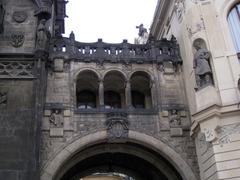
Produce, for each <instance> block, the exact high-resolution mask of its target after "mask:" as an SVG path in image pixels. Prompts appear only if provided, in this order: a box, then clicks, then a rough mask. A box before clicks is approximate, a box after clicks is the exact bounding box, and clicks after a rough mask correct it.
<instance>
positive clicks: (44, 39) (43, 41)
mask: <svg viewBox="0 0 240 180" xmlns="http://www.w3.org/2000/svg"><path fill="white" fill-rule="evenodd" d="M50 36H51V35H50V32H49V30H48V29H47V27H46V19H41V20H40V22H39V25H38V27H37V42H36V48H37V49H38V50H46V49H47V48H48V46H49V39H50Z"/></svg>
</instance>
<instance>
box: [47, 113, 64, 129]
mask: <svg viewBox="0 0 240 180" xmlns="http://www.w3.org/2000/svg"><path fill="white" fill-rule="evenodd" d="M49 122H50V127H56V128H62V127H63V114H62V111H61V110H58V109H56V110H52V113H51V115H50V117H49Z"/></svg>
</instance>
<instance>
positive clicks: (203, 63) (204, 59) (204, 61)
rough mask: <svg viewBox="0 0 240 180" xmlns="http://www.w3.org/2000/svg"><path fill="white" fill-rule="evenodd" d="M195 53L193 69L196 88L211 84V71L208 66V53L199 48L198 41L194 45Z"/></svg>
mask: <svg viewBox="0 0 240 180" xmlns="http://www.w3.org/2000/svg"><path fill="white" fill-rule="evenodd" d="M194 47H195V49H196V50H197V52H196V53H195V54H194V61H193V68H194V69H195V75H196V81H197V87H198V88H199V87H202V86H204V85H207V84H212V83H213V82H212V70H211V68H210V64H209V58H210V52H209V51H208V50H207V49H205V48H202V47H201V44H200V42H199V41H196V42H195V43H194Z"/></svg>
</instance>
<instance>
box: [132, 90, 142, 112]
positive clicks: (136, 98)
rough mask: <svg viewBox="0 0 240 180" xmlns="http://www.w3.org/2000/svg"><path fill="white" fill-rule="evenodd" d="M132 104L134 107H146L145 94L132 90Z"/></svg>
mask: <svg viewBox="0 0 240 180" xmlns="http://www.w3.org/2000/svg"><path fill="white" fill-rule="evenodd" d="M132 105H133V107H134V108H145V95H144V94H143V93H140V92H138V91H132Z"/></svg>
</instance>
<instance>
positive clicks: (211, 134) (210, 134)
mask: <svg viewBox="0 0 240 180" xmlns="http://www.w3.org/2000/svg"><path fill="white" fill-rule="evenodd" d="M204 134H205V138H206V141H207V142H212V141H214V140H215V139H216V138H217V134H216V131H215V130H214V129H204Z"/></svg>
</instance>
